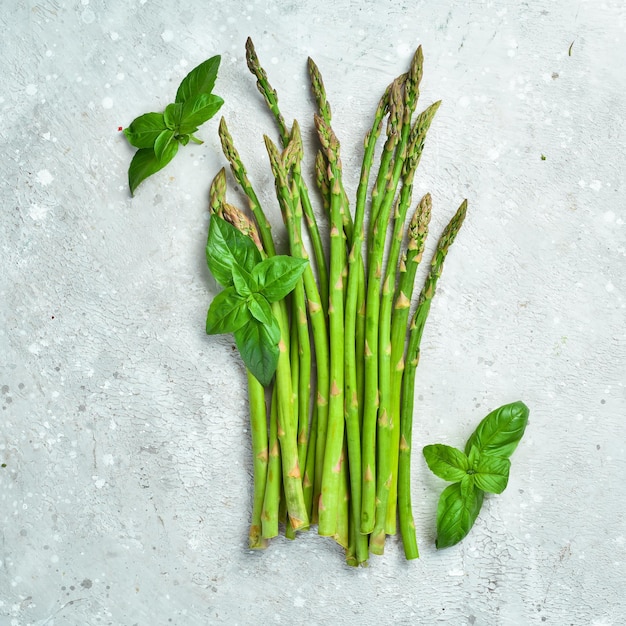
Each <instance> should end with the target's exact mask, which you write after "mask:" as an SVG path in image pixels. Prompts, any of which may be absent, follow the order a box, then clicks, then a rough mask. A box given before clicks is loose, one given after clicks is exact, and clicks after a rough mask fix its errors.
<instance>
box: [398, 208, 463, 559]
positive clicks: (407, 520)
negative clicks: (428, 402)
mask: <svg viewBox="0 0 626 626" xmlns="http://www.w3.org/2000/svg"><path fill="white" fill-rule="evenodd" d="M466 212H467V200H464V201H463V202H462V203H461V206H460V207H459V208H458V210H457V212H456V213H455V215H454V217H453V218H452V219H451V220H450V222H449V224H448V225H447V226H446V228H445V229H444V231H443V234H442V235H441V238H440V239H439V243H438V244H437V249H436V251H435V254H434V256H433V259H432V261H431V265H430V272H429V274H428V277H427V278H426V282H425V284H424V288H423V289H422V292H421V293H420V297H419V300H418V304H417V309H416V311H415V315H414V316H413V318H412V320H411V329H410V332H409V344H408V347H407V356H406V366H405V369H404V374H403V377H402V405H401V409H400V461H399V468H398V510H399V517H400V531H401V533H402V542H403V543H404V553H405V556H406V558H407V559H416V558H418V557H419V553H418V549H417V542H416V538H415V522H414V520H413V511H412V507H411V443H412V429H413V401H414V397H415V370H416V368H417V364H418V362H419V355H420V343H421V340H422V333H423V332H424V325H425V324H426V319H427V318H428V313H429V311H430V305H431V302H432V299H433V296H434V295H435V290H436V287H437V281H438V280H439V277H440V276H441V272H442V270H443V263H444V261H445V258H446V255H447V254H448V250H449V249H450V246H451V245H452V243H453V242H454V240H455V238H456V236H457V234H458V232H459V229H460V228H461V226H462V224H463V220H464V219H465V214H466Z"/></svg>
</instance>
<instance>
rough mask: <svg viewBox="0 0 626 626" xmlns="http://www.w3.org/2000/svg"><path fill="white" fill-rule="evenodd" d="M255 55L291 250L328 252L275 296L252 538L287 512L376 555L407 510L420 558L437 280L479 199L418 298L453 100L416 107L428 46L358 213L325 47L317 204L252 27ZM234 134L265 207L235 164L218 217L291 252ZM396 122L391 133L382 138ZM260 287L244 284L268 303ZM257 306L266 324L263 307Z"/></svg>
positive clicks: (384, 110)
mask: <svg viewBox="0 0 626 626" xmlns="http://www.w3.org/2000/svg"><path fill="white" fill-rule="evenodd" d="M246 53H247V54H246V59H247V64H248V68H249V69H250V71H251V72H252V74H253V75H254V76H255V77H256V80H257V86H258V88H259V90H260V92H261V94H262V95H263V97H264V99H265V101H266V103H267V105H268V107H269V109H270V110H271V112H272V114H273V116H274V118H275V120H276V124H277V127H278V134H279V137H280V143H281V147H280V148H279V147H278V146H277V145H275V143H274V142H272V140H271V139H269V138H268V137H267V136H266V137H265V145H266V148H267V152H268V155H269V161H270V165H271V170H272V173H273V176H274V179H275V185H276V196H277V200H278V205H279V207H280V210H281V213H282V217H283V221H284V224H285V227H286V231H287V234H288V241H289V250H288V253H289V255H290V256H291V257H294V258H296V259H305V260H308V259H309V251H308V250H307V247H310V249H311V251H312V258H311V259H310V260H309V262H308V263H306V264H303V265H304V269H303V270H302V273H301V276H300V277H299V278H298V280H297V282H296V284H295V287H294V288H293V291H292V292H291V293H290V295H289V296H287V297H285V298H284V299H282V300H280V301H278V302H274V303H273V304H272V305H271V307H272V308H271V311H272V315H273V316H274V319H275V321H276V322H277V323H278V326H277V331H276V339H275V344H277V346H278V356H277V362H276V363H275V368H276V369H275V376H273V377H272V381H271V383H270V384H264V383H267V382H268V381H267V380H264V381H260V380H259V378H258V376H255V374H254V371H255V369H254V367H253V366H252V365H251V366H249V367H248V386H249V401H250V418H251V431H252V448H253V456H254V502H253V507H252V521H251V525H250V532H249V545H250V548H253V549H262V548H265V547H266V546H267V544H268V540H269V539H270V538H272V537H274V536H276V535H278V533H279V526H280V525H281V524H282V523H284V525H285V534H286V536H287V537H290V538H294V537H295V535H296V532H297V531H304V530H306V529H308V528H309V526H310V525H311V524H314V523H317V526H318V532H319V534H320V535H322V536H328V537H332V538H334V539H335V540H336V541H337V542H338V543H339V544H340V545H341V546H343V548H344V549H345V551H346V560H347V563H348V564H350V565H355V566H356V565H360V564H365V563H366V562H367V560H368V557H369V553H370V552H371V553H372V554H382V553H383V550H384V546H385V540H386V536H387V535H395V534H396V532H397V521H398V522H399V527H400V531H401V534H402V540H403V544H404V550H405V554H406V558H407V559H413V558H417V557H418V548H417V541H416V536H415V525H414V521H413V515H412V505H411V485H410V465H411V441H412V416H413V400H414V382H415V370H416V367H417V364H418V360H419V354H420V341H421V338H422V333H423V330H424V324H425V322H426V318H427V317H428V312H429V309H430V305H431V301H432V298H433V296H434V294H435V288H436V286H437V281H438V279H439V277H440V275H441V271H442V267H443V263H444V260H445V258H446V255H447V253H448V250H449V248H450V246H451V244H452V243H453V241H454V239H455V237H456V235H457V233H458V231H459V229H460V227H461V225H462V223H463V220H464V217H465V212H466V206H467V203H466V202H465V201H464V202H463V203H462V204H461V206H460V207H459V209H458V211H457V212H456V214H455V215H454V216H453V218H452V219H451V221H450V223H449V224H448V226H447V227H446V228H445V230H444V232H443V234H442V235H441V237H440V239H439V242H438V244H437V246H436V250H435V252H434V255H433V258H432V261H431V264H430V269H429V271H428V272H427V277H426V279H425V282H424V286H423V288H422V290H421V292H419V295H418V294H417V291H416V289H415V276H416V270H417V268H418V265H419V263H420V261H421V259H422V254H423V251H424V244H425V240H426V237H427V234H428V226H429V221H430V214H431V197H430V195H429V194H427V195H426V196H424V197H423V198H422V199H421V200H420V201H419V202H417V206H416V209H415V211H414V213H413V215H412V217H410V219H407V215H408V212H409V208H410V206H411V203H412V190H413V180H414V177H415V172H416V169H417V166H418V163H419V161H420V158H421V155H422V151H423V149H424V143H425V139H426V133H427V131H428V129H429V127H430V124H431V122H432V120H433V117H434V115H435V113H436V111H437V109H438V107H439V104H440V103H439V102H436V103H434V104H432V105H430V106H428V107H427V108H426V109H425V110H424V111H422V112H421V113H419V114H415V110H416V106H417V101H418V95H419V85H420V80H421V77H422V64H423V56H422V50H421V47H420V48H418V49H417V51H416V53H415V55H414V56H413V59H412V61H411V65H410V68H409V71H408V72H407V73H405V74H402V75H401V76H399V77H398V78H396V79H395V80H394V81H393V82H392V83H391V84H390V85H389V87H388V88H387V90H386V91H385V93H384V95H383V97H382V98H381V100H380V103H379V104H378V108H377V109H376V112H375V114H374V119H373V122H372V126H371V130H370V131H369V132H368V133H367V134H366V136H365V142H364V154H363V163H362V168H361V175H360V182H359V185H358V189H357V193H356V200H355V202H354V209H353V210H351V208H350V205H349V200H348V195H347V194H346V191H345V189H344V185H343V182H342V162H341V158H340V145H339V140H338V139H337V136H336V135H335V133H334V132H333V129H332V123H331V122H332V120H331V108H330V106H329V104H328V100H327V97H326V92H325V88H324V84H323V82H322V77H321V74H320V72H319V69H318V68H317V66H316V65H315V63H314V62H313V61H312V60H311V59H309V61H308V69H309V74H310V78H311V85H312V90H313V94H314V96H315V100H316V102H317V113H316V114H315V116H314V120H315V127H316V129H317V134H318V136H319V144H320V148H319V151H318V153H317V158H316V160H315V172H316V183H317V187H318V191H319V193H318V194H317V196H318V197H319V199H320V201H321V205H322V207H323V209H324V211H323V212H321V211H316V210H314V208H313V198H312V195H311V194H310V193H309V188H308V187H307V184H306V182H305V178H304V177H303V174H302V159H303V144H302V138H301V134H300V129H299V125H298V123H297V122H296V121H294V122H293V124H292V125H291V128H289V127H288V125H287V123H286V122H285V119H284V117H283V115H282V114H281V111H280V109H279V106H278V98H277V94H276V91H275V90H274V89H273V88H272V86H271V85H270V83H269V82H268V77H267V74H266V72H265V70H264V69H263V68H262V67H261V65H260V62H259V59H258V57H257V55H256V52H255V50H254V47H253V44H252V42H251V41H250V39H248V41H247V43H246ZM385 121H386V128H385V132H384V133H383V128H384V126H385ZM219 134H220V138H221V142H222V147H223V151H224V154H225V156H226V158H227V159H228V162H229V163H230V167H231V170H232V173H233V176H234V179H235V181H236V182H237V184H238V185H239V187H240V189H241V190H242V191H243V193H244V194H245V196H246V197H247V203H248V206H249V212H244V211H242V210H240V209H238V208H236V207H234V206H233V205H232V204H229V203H228V202H227V201H226V173H225V171H224V169H222V170H221V171H220V172H219V173H218V174H217V176H216V177H215V179H214V180H213V183H212V185H211V191H210V208H211V213H212V217H211V220H212V221H213V220H217V219H221V220H224V221H225V222H227V223H229V224H230V225H231V226H232V227H234V229H235V230H236V231H238V233H237V234H238V235H239V234H242V235H245V236H246V237H249V238H251V239H252V241H254V242H255V244H256V246H257V248H258V251H259V255H260V256H259V258H272V257H274V256H276V254H277V251H276V246H275V242H274V239H273V236H272V232H271V228H270V223H269V221H268V219H267V217H266V214H265V212H264V209H263V208H262V207H261V204H260V202H259V196H258V195H257V193H256V192H255V190H254V188H253V185H252V183H251V181H250V179H249V177H248V174H247V171H246V168H245V166H244V164H243V162H242V160H241V158H240V155H239V153H238V151H237V149H236V148H235V145H234V142H233V138H232V136H231V134H230V132H229V130H228V128H227V126H226V122H225V120H224V119H222V120H221V123H220V127H219ZM381 135H383V139H382V141H383V142H384V145H383V146H382V150H381V149H379V150H378V151H377V150H376V146H377V142H378V140H379V138H380V136H381ZM375 162H377V163H378V171H377V172H376V174H375V176H373V175H371V173H372V169H374V170H375V167H374V165H375ZM370 180H371V183H370ZM320 215H323V216H324V219H328V229H327V231H328V233H329V241H327V242H325V241H323V238H322V235H321V232H320V229H319V228H318V223H317V219H318V217H319V216H320ZM303 221H304V223H305V225H306V229H307V231H308V242H310V243H309V244H307V245H306V246H305V243H304V239H303V230H302V222H303ZM209 244H210V242H209ZM207 252H208V253H209V250H208V249H207ZM234 264H235V265H236V262H234ZM240 273H241V272H240V269H237V276H239V274H240ZM239 280H241V278H239ZM236 286H237V281H236V280H235V287H236ZM244 287H245V285H244ZM244 287H242V289H243V290H244V291H245V293H244V295H243V296H241V297H242V298H243V297H246V298H247V300H246V302H252V300H251V298H252V296H249V295H246V294H247V293H248V291H250V290H249V289H248V287H245V289H244ZM255 297H256V296H255ZM412 302H414V303H415V304H414V305H413V306H412ZM251 311H252V314H251V315H252V316H254V317H255V318H256V321H255V324H257V325H258V324H259V323H260V322H259V318H260V315H255V313H254V310H252V308H251ZM242 323H243V322H242ZM278 329H279V330H280V333H278ZM235 338H236V339H237V344H238V346H239V348H240V351H243V350H246V349H247V348H246V346H245V340H244V339H241V340H240V338H239V337H238V335H237V333H235ZM248 347H249V346H248ZM259 354H261V355H263V352H262V351H259ZM260 358H261V357H260ZM245 361H246V359H245V358H244V362H245ZM264 363H265V364H266V363H267V361H264ZM246 364H247V365H248V363H247V362H246Z"/></svg>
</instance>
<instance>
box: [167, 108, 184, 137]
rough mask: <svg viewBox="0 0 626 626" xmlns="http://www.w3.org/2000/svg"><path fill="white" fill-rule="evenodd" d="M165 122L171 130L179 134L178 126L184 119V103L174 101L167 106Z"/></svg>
mask: <svg viewBox="0 0 626 626" xmlns="http://www.w3.org/2000/svg"><path fill="white" fill-rule="evenodd" d="M163 118H164V119H165V124H166V125H167V128H169V129H170V130H174V131H176V132H177V134H178V127H179V126H180V125H181V123H182V121H183V105H182V104H181V103H180V102H172V103H171V104H168V105H167V106H166V107H165V113H163Z"/></svg>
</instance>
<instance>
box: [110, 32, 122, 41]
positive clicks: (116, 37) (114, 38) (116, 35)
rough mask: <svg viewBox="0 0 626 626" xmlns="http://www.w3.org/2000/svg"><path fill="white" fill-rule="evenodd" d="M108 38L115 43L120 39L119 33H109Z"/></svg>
mask: <svg viewBox="0 0 626 626" xmlns="http://www.w3.org/2000/svg"><path fill="white" fill-rule="evenodd" d="M110 37H111V39H112V40H113V41H117V40H118V39H119V38H120V36H119V33H116V32H115V31H113V32H111V33H110Z"/></svg>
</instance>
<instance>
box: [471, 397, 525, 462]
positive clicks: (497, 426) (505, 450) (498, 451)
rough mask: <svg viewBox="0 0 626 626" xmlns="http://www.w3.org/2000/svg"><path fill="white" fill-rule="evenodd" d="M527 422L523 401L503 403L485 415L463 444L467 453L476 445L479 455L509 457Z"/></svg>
mask: <svg viewBox="0 0 626 626" xmlns="http://www.w3.org/2000/svg"><path fill="white" fill-rule="evenodd" d="M527 424H528V407H527V406H526V405H525V404H524V403H523V402H513V403H512V404H505V405H504V406H501V407H500V408H498V409H496V410H495V411H492V412H491V413H489V415H487V417H485V418H484V419H483V420H482V422H480V424H478V427H477V428H476V430H475V431H474V433H473V434H472V435H471V436H470V438H469V439H468V440H467V443H466V444H465V453H466V454H467V453H468V452H469V450H470V449H471V447H472V446H476V448H477V449H478V451H479V452H480V454H481V455H483V454H485V453H487V454H493V455H496V456H500V457H509V456H511V454H513V452H514V450H515V448H517V444H518V443H519V441H520V439H521V438H522V435H523V434H524V430H525V429H526V425H527Z"/></svg>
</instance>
